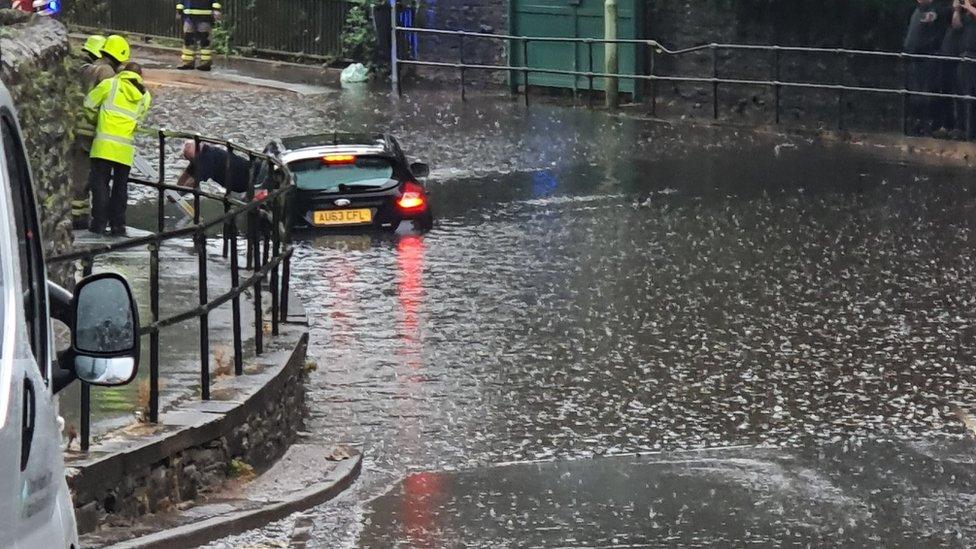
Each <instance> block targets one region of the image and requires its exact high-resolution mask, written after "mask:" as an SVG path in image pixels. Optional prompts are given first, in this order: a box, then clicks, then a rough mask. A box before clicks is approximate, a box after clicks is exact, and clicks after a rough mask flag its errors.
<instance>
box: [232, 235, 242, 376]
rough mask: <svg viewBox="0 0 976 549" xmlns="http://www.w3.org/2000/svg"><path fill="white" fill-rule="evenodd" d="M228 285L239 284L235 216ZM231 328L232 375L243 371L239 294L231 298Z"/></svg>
mask: <svg viewBox="0 0 976 549" xmlns="http://www.w3.org/2000/svg"><path fill="white" fill-rule="evenodd" d="M229 229H230V285H231V290H232V291H235V292H236V291H237V288H238V286H240V284H241V277H240V264H239V263H240V260H239V259H238V257H237V256H238V251H239V250H238V249H237V218H236V217H235V218H234V222H233V223H231V224H230V226H229ZM231 314H232V315H233V318H231V325H232V330H233V332H234V375H238V376H239V375H241V374H243V373H244V345H243V343H242V339H243V338H242V336H241V296H240V295H235V296H234V298H233V299H231Z"/></svg>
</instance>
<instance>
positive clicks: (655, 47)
mask: <svg viewBox="0 0 976 549" xmlns="http://www.w3.org/2000/svg"><path fill="white" fill-rule="evenodd" d="M403 32H411V33H419V34H431V35H444V36H456V37H458V39H459V48H458V50H459V61H458V62H456V63H450V62H444V61H421V60H416V59H400V58H399V55H398V54H397V51H398V49H397V47H396V46H395V45H394V47H392V48H391V61H392V70H393V71H394V74H393V79H392V80H393V84H394V89H395V92H396V93H397V94H398V95H400V94H401V93H402V89H401V80H400V78H399V70H400V69H399V67H400V65H415V66H426V67H434V68H444V69H454V70H457V71H459V73H460V77H461V78H460V85H461V99H462V100H465V99H466V94H465V91H466V90H465V86H466V83H465V71H467V70H485V71H505V72H508V73H510V74H511V75H512V82H513V92H514V91H516V88H517V84H514V82H515V78H514V77H515V75H517V74H521V75H522V78H523V79H524V86H523V97H524V100H525V103H526V104H528V102H529V92H528V87H529V82H528V79H529V75H530V74H552V75H562V76H573V77H581V78H586V79H587V80H588V82H589V86H588V90H589V91H590V92H593V91H594V89H595V87H594V80H595V79H597V78H600V79H624V80H632V81H635V82H636V81H644V82H650V83H652V84H653V83H655V82H678V83H690V84H709V85H711V87H712V103H713V105H712V110H713V117H714V118H718V114H719V104H718V89H719V86H720V85H732V86H764V87H770V88H772V89H773V91H774V96H775V122H776V123H777V124H778V123H779V122H780V91H781V90H782V89H783V88H797V89H812V90H821V91H826V92H833V93H836V94H837V105H838V108H837V126H838V127H843V108H842V107H843V97H844V94H846V93H874V94H883V95H895V96H900V97H901V99H902V131H903V132H905V133H907V129H908V101H909V98H911V97H924V98H932V99H948V100H959V101H964V102H965V105H966V108H967V110H971V109H973V108H976V105H974V103H976V95H968V94H959V93H942V92H930V91H921V90H910V89H908V86H907V78H906V84H905V85H903V86H902V87H880V86H856V85H846V84H835V83H819V82H809V81H792V80H783V79H782V78H781V77H780V56H781V55H782V54H783V53H801V54H815V53H818V54H831V55H839V56H847V57H852V56H863V57H875V58H886V59H893V60H898V61H900V62H901V63H902V65H903V67H904V65H905V63H906V62H920V61H939V62H946V63H957V62H959V63H976V57H965V56H944V55H927V54H912V53H903V52H885V51H871V50H856V49H849V48H822V47H806V46H766V45H756V44H727V43H718V42H713V43H709V44H702V45H698V46H693V47H689V48H683V49H669V48H668V47H667V46H665V45H664V44H662V43H661V42H659V41H657V40H649V39H626V38H617V39H605V38H576V37H553V36H516V35H510V34H490V33H483V32H467V31H457V30H446V29H423V28H412V27H402V26H395V27H394V29H393V31H392V35H393V37H394V39H395V38H396V36H397V34H399V33H403ZM465 38H478V39H489V40H504V41H506V42H509V43H510V44H511V43H518V44H521V46H522V65H513V64H511V62H510V63H509V64H505V65H492V64H479V63H465V62H464V51H465V48H464V40H465ZM535 42H542V43H553V42H555V43H567V44H583V45H586V46H587V48H588V53H589V60H590V64H589V67H590V68H592V67H593V46H594V45H596V44H611V43H612V44H631V45H635V46H646V47H650V48H651V62H650V71H649V74H620V73H604V72H593V71H592V70H591V71H581V70H569V69H552V68H544V67H531V66H529V55H528V49H529V45H530V44H531V43H535ZM719 50H742V51H758V52H769V53H773V54H774V68H773V71H774V74H773V76H772V78H770V79H749V78H725V77H720V76H719V74H718V56H717V52H718V51H719ZM696 52H709V53H711V57H712V59H711V64H712V66H711V69H712V70H711V76H670V75H658V74H654V55H655V53H657V54H667V55H684V54H689V53H696ZM574 89H575V88H574ZM584 89H587V88H584ZM656 103H657V86H652V103H651V108H652V112H654V111H655V110H656ZM971 120H972V117H971V116H967V117H966V124H967V128H966V130H967V134H969V135H972V133H973V130H974V129H976V128H972V127H970V125H971Z"/></svg>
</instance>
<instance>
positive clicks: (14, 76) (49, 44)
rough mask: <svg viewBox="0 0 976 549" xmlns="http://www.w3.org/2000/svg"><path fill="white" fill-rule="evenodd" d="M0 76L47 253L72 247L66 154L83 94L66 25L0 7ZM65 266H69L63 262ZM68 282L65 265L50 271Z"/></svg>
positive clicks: (67, 155) (68, 171)
mask: <svg viewBox="0 0 976 549" xmlns="http://www.w3.org/2000/svg"><path fill="white" fill-rule="evenodd" d="M0 25H2V26H0V51H2V61H3V64H2V78H3V82H4V83H5V84H6V85H7V88H8V89H9V90H10V94H11V96H12V97H13V100H14V105H15V106H16V107H17V111H18V116H19V118H20V125H21V128H22V129H23V132H24V139H25V141H26V143H25V145H26V148H27V155H28V157H29V158H30V163H31V168H32V171H33V174H34V180H35V184H36V187H35V189H34V190H35V192H36V196H37V201H38V208H40V213H41V228H42V231H43V234H44V244H45V248H46V252H47V254H48V255H52V254H56V253H59V252H62V251H64V250H67V249H68V248H70V247H71V204H70V203H71V185H70V181H69V178H70V174H71V165H70V158H71V157H70V155H69V150H70V148H71V144H72V141H73V139H74V134H75V130H76V128H77V124H78V120H79V116H80V112H81V105H82V102H83V99H84V97H83V95H82V92H81V88H80V87H79V85H78V84H77V82H76V78H75V77H74V74H73V71H74V69H73V67H72V61H71V58H70V51H69V46H68V31H67V29H65V27H64V26H63V25H62V24H61V23H59V22H57V21H55V20H52V19H50V18H48V17H36V16H30V15H26V14H23V13H21V12H16V11H13V10H0ZM66 268H67V266H66ZM49 274H50V275H52V278H55V279H56V280H59V281H61V282H66V279H67V271H66V270H65V271H64V272H52V273H49Z"/></svg>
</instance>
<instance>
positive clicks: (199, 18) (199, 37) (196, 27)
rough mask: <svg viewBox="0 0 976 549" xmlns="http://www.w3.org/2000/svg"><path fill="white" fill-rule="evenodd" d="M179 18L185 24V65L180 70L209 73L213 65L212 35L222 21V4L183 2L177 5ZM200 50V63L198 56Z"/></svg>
mask: <svg viewBox="0 0 976 549" xmlns="http://www.w3.org/2000/svg"><path fill="white" fill-rule="evenodd" d="M176 13H177V15H176V16H177V18H178V19H180V20H181V21H182V22H183V54H182V56H181V60H182V61H183V63H182V64H181V65H180V66H179V67H178V68H179V69H180V70H190V69H193V68H196V69H197V70H201V71H209V70H210V67H211V66H212V65H213V50H211V49H210V33H211V32H212V31H213V26H214V23H216V22H218V21H220V3H219V2H216V1H213V0H183V1H182V2H180V3H179V4H176ZM197 48H199V56H200V59H199V62H197V59H196V55H197V53H198V50H197Z"/></svg>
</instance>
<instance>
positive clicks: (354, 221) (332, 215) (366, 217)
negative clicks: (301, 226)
mask: <svg viewBox="0 0 976 549" xmlns="http://www.w3.org/2000/svg"><path fill="white" fill-rule="evenodd" d="M372 222H373V210H370V209H366V208H363V209H360V210H319V211H317V212H314V213H313V214H312V223H313V224H315V225H319V226H328V225H362V224H364V223H372Z"/></svg>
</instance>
